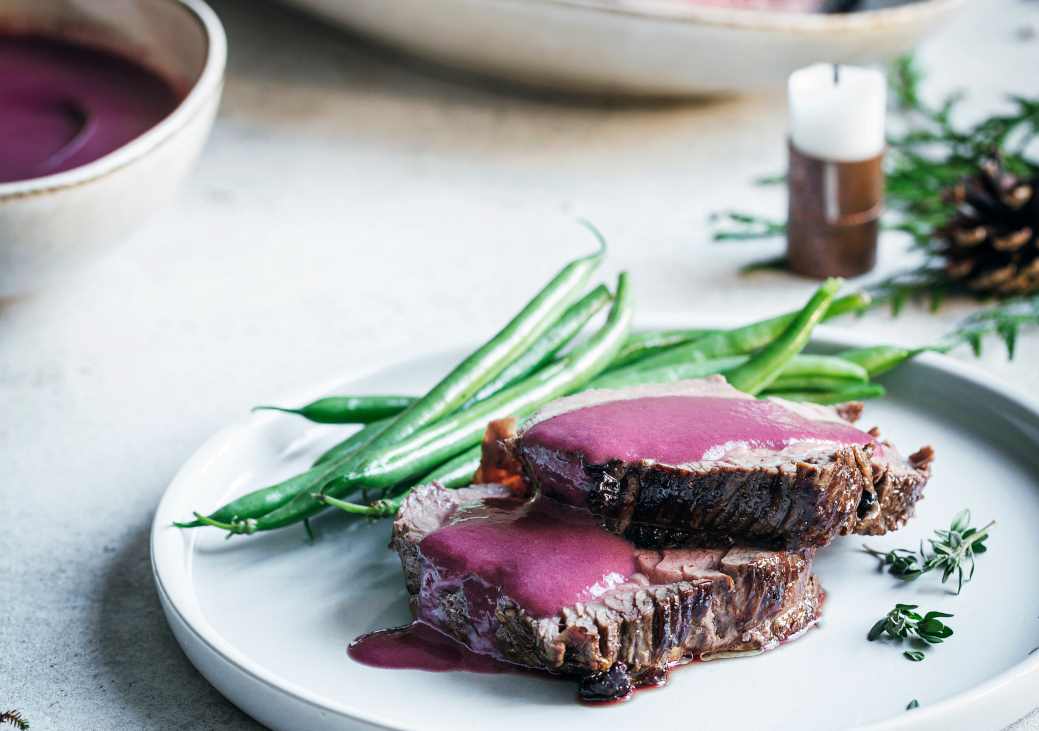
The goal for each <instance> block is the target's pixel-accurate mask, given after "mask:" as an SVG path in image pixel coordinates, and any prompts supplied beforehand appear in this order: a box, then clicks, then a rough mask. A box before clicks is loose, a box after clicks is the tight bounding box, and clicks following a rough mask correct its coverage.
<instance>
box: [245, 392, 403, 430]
mask: <svg viewBox="0 0 1039 731" xmlns="http://www.w3.org/2000/svg"><path fill="white" fill-rule="evenodd" d="M416 400H417V399H415V398H413V397H411V396H326V397H325V398H322V399H318V400H317V401H312V402H311V403H309V404H307V405H306V406H301V407H299V408H298V409H288V408H285V407H282V406H254V407H253V411H281V412H283V413H286V414H297V415H299V416H302V417H303V418H304V419H308V420H310V421H313V422H316V423H318V424H370V423H371V422H373V421H379V420H381V419H385V418H387V417H390V416H396V415H397V414H399V413H400V412H401V411H403V410H404V409H406V408H408V407H409V406H411V405H412V404H413V403H415V401H416Z"/></svg>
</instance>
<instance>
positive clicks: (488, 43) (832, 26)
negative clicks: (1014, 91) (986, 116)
mask: <svg viewBox="0 0 1039 731" xmlns="http://www.w3.org/2000/svg"><path fill="white" fill-rule="evenodd" d="M290 2H292V3H293V4H295V5H298V6H300V7H303V8H306V9H308V10H311V11H314V12H316V13H319V14H321V15H323V16H324V17H326V18H328V19H330V20H332V21H334V22H337V23H340V24H342V25H345V26H348V27H350V28H353V29H355V30H357V31H360V32H362V33H364V34H367V35H369V36H372V37H374V38H376V39H378V40H380V41H383V42H386V43H390V44H392V45H395V46H399V47H401V48H403V49H405V50H406V51H408V52H410V53H413V54H415V55H419V56H422V57H425V58H430V59H433V60H435V61H437V62H440V63H442V64H445V65H448V66H453V67H456V68H461V69H466V70H470V71H476V72H478V73H480V74H483V75H486V76H493V77H498V78H504V79H509V80H512V81H516V82H519V83H522V84H525V85H531V86H536V87H543V88H552V89H561V90H564V91H568V92H578V93H581V94H590V95H608V96H616V95H622V96H649V97H681V96H693V95H710V94H718V93H725V92H738V91H749V90H754V89H760V88H763V87H776V86H779V85H781V84H782V83H783V82H784V81H785V80H786V77H787V75H789V74H790V72H791V71H793V70H794V69H797V68H800V67H802V66H807V65H808V64H810V63H815V62H818V61H830V62H839V63H867V62H876V61H886V60H889V59H891V58H893V57H895V56H897V55H899V54H901V53H904V52H906V51H907V50H909V49H911V48H912V47H913V46H914V45H915V44H916V42H917V41H918V40H919V39H920V38H921V37H923V36H924V35H925V34H926V33H929V32H931V31H933V30H934V29H935V28H937V27H939V26H940V21H942V20H943V19H945V18H946V17H947V16H948V15H949V14H950V13H951V12H952V11H954V10H955V9H956V8H958V7H959V6H961V5H962V4H963V3H964V2H965V0H915V1H906V0H902V1H901V2H897V3H896V2H895V0H866V2H865V7H866V8H867V9H866V10H863V11H858V12H852V13H845V14H815V13H780V12H772V11H761V10H737V9H727V8H718V7H707V6H702V5H696V4H695V3H694V2H691V1H690V0H394V2H393V3H387V2H386V0H290ZM388 5H392V8H391V7H387V6H388Z"/></svg>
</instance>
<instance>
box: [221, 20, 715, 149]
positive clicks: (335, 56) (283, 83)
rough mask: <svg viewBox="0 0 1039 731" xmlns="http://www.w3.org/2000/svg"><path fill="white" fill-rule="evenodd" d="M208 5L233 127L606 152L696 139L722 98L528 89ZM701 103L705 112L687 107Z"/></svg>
mask: <svg viewBox="0 0 1039 731" xmlns="http://www.w3.org/2000/svg"><path fill="white" fill-rule="evenodd" d="M213 5H214V7H215V8H216V10H217V12H218V13H219V15H220V17H221V19H222V20H223V22H224V24H225V27H226V28H227V33H228V39H229V66H228V72H227V82H226V85H225V90H224V100H223V103H222V106H221V111H220V114H221V119H223V120H225V121H227V122H230V123H232V124H236V125H237V130H236V134H238V135H252V136H254V137H256V138H258V139H260V140H262V139H263V138H265V137H266V136H267V134H268V133H269V131H270V130H278V131H279V133H280V135H281V136H289V137H290V138H291V136H292V135H299V136H301V137H307V138H310V139H314V138H318V139H320V138H328V139H332V140H334V139H344V138H347V139H351V140H353V141H354V142H355V143H356V144H358V145H360V146H364V145H365V144H366V143H367V144H371V145H376V146H378V145H387V146H390V147H392V148H394V149H398V150H400V149H404V150H416V151H420V150H421V151H434V152H437V153H441V154H447V155H453V156H458V155H462V156H467V155H468V154H473V153H476V154H480V155H487V154H493V155H495V156H499V157H504V158H506V159H511V160H514V161H517V162H519V163H523V164H525V163H526V162H527V161H528V158H529V157H530V155H531V153H532V152H539V151H543V150H545V149H549V150H555V149H557V148H559V147H562V148H563V149H565V150H567V151H571V150H572V151H574V152H580V151H581V150H583V149H586V148H589V147H591V148H606V149H611V150H617V149H622V148H627V147H632V146H636V145H640V144H645V142H646V141H647V138H649V139H653V140H667V139H681V140H686V139H689V140H697V139H701V138H702V137H703V135H704V134H710V130H712V129H713V130H715V132H717V129H718V127H717V126H716V125H714V124H712V121H713V117H714V116H715V114H714V112H713V110H715V109H724V108H725V107H726V105H729V104H732V103H734V102H733V101H732V100H729V101H726V100H715V101H714V102H712V103H710V104H708V103H706V102H703V101H700V102H696V101H689V100H685V101H675V100H669V101H658V102H646V101H641V102H639V101H635V102H632V101H624V100H605V99H601V98H599V99H593V98H583V99H582V98H580V97H573V96H568V95H564V94H559V93H552V92H539V91H533V90H530V89H525V88H522V87H518V86H515V85H510V84H508V83H505V82H501V81H491V80H485V79H483V80H481V79H480V78H478V77H476V76H473V75H469V74H466V73H464V72H456V71H451V70H448V69H445V68H443V67H440V66H437V65H436V64H433V63H428V62H424V61H422V60H418V59H413V58H410V57H407V56H404V55H403V54H401V53H399V52H396V51H393V50H391V49H388V48H385V47H383V46H378V45H376V44H375V43H373V42H372V41H369V40H367V39H364V38H361V37H360V36H358V35H356V34H354V33H351V32H350V31H347V30H344V29H341V28H338V27H334V26H332V25H330V24H328V23H326V22H324V21H321V20H318V19H316V18H313V17H311V16H310V15H307V14H305V13H303V12H302V11H298V10H294V9H290V8H287V7H284V6H282V5H278V4H276V3H273V2H252V3H242V2H235V1H234V0H214V2H213ZM701 109H702V110H703V111H704V112H707V113H706V114H699V113H692V114H691V113H690V112H691V111H692V112H698V111H699V110H701ZM617 117H623V119H624V123H615V120H616V119H617ZM632 118H637V121H638V123H629V122H630V121H633V120H632ZM459 130H465V131H466V134H459V133H458V131H459Z"/></svg>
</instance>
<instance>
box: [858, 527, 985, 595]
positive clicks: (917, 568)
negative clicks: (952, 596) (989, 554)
mask: <svg viewBox="0 0 1039 731" xmlns="http://www.w3.org/2000/svg"><path fill="white" fill-rule="evenodd" d="M995 524H996V522H995V521H992V522H990V523H989V524H988V525H986V526H985V527H983V528H974V527H972V526H971V524H970V511H969V510H963V511H960V512H959V513H957V514H956V517H954V518H953V519H952V523H950V524H949V527H948V528H947V529H939V530H936V531H935V532H934V536H935V537H934V538H929V539H928V541H927V542H928V543H929V544H930V549H929V550H928V549H926V548H924V544H923V541H921V542H920V550H919V551H911V550H909V549H907V548H896V549H894V550H891V551H887V552H884V551H878V550H877V549H875V548H870V547H869V546H863V547H862V548H863V550H864V551H865V552H866V553H868V554H869V555H871V556H874V557H875V558H877V559H879V560H880V565H881V568H884V567H887V570H888V573H889V574H891V575H892V576H894V577H896V578H899V579H901V580H902V581H915V580H916V579H918V578H920V577H921V576H923V575H924V574H926V573H928V572H931V571H941V574H942V583H943V584H944V583H946V582H947V581H948V580H949V579H950V578H952V576H953V574H955V575H956V578H957V585H956V592H955V593H956V594H959V593H960V592H961V591H963V585H964V584H965V583H968V582H969V581H970V580H971V579H973V578H974V568H975V563H974V559H975V557H976V556H979V555H980V554H982V553H985V552H986V551H987V550H988V547H987V546H986V545H985V541H986V540H988V537H989V529H991V528H992V526H994V525H995Z"/></svg>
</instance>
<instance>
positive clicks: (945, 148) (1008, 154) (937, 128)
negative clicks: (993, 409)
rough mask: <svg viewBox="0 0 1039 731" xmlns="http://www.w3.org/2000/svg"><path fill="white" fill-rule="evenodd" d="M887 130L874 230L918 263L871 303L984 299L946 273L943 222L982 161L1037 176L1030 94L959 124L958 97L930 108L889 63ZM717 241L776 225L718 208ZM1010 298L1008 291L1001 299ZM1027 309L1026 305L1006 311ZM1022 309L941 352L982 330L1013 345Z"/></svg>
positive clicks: (971, 327)
mask: <svg viewBox="0 0 1039 731" xmlns="http://www.w3.org/2000/svg"><path fill="white" fill-rule="evenodd" d="M889 79H890V85H891V98H892V101H893V105H892V106H893V109H894V112H895V114H894V119H893V122H894V124H893V125H892V126H893V127H895V129H893V130H892V132H891V134H889V136H888V154H887V156H886V166H885V180H886V202H887V212H886V213H885V215H884V217H883V218H882V220H881V227H882V230H883V231H887V232H899V233H901V234H903V235H905V236H906V237H907V238H908V240H909V242H910V246H911V249H912V250H914V251H916V252H918V253H919V254H921V255H922V258H923V263H922V264H920V265H919V266H917V267H916V268H913V269H910V270H908V271H904V272H901V273H899V274H897V275H895V276H894V277H890V278H888V279H885V280H883V281H881V282H879V283H878V284H875V285H873V286H872V287H871V288H870V293H871V294H873V295H874V299H875V301H876V302H888V303H890V305H891V308H892V311H893V312H894V313H895V314H897V313H898V312H899V311H900V310H901V309H902V308H903V307H904V306H905V305H906V303H908V302H910V301H920V300H925V301H926V302H927V303H928V305H929V306H930V308H931V310H936V309H937V308H938V307H939V306H940V305H941V304H942V302H943V301H944V300H945V299H946V298H948V297H950V296H967V297H971V298H974V299H977V298H979V297H980V298H983V297H985V296H987V295H986V293H985V292H984V291H979V290H984V289H985V287H982V286H976V287H971V286H969V285H970V284H971V283H970V282H969V281H964V280H962V279H960V280H957V279H954V278H953V277H952V276H950V274H949V271H948V268H949V267H948V263H949V262H948V256H949V250H948V241H947V239H948V238H949V236H948V234H949V231H948V226H949V223H950V221H953V220H954V217H955V214H956V212H957V211H958V210H959V209H958V204H957V202H956V200H955V198H954V196H952V195H951V194H950V191H953V190H955V189H957V186H958V185H961V184H962V182H963V181H964V180H969V179H971V177H972V176H976V175H977V173H978V170H979V168H981V167H983V166H984V164H985V163H986V162H987V161H992V160H993V159H997V160H998V161H999V164H1000V165H1001V168H1002V170H1003V171H1005V172H1006V173H1007V174H1010V175H1014V176H1017V177H1018V178H1020V179H1022V180H1027V179H1033V178H1037V177H1039V159H1036V158H1035V157H1034V156H1031V154H1033V153H1034V151H1035V143H1036V142H1037V141H1039V97H1036V98H1030V97H1026V96H1022V95H1010V96H1008V97H1007V103H1006V108H1005V109H1004V110H1001V111H1000V112H999V113H996V114H992V115H989V116H988V117H986V118H984V119H981V120H980V121H977V122H975V123H973V124H960V123H958V121H957V118H958V117H959V116H960V114H959V110H960V104H961V102H962V101H963V99H964V94H963V93H962V92H954V93H952V94H949V95H947V96H946V97H945V98H944V99H943V100H942V101H941V102H939V103H937V104H931V103H928V102H927V101H926V100H925V99H924V96H923V94H922V93H921V85H922V83H923V80H924V74H923V72H922V70H921V69H920V67H919V65H918V64H917V62H916V60H915V59H914V58H913V57H911V56H906V57H903V58H901V59H899V60H898V61H896V62H895V63H894V64H893V66H892V68H891V72H890V74H889ZM783 179H784V176H782V175H771V176H766V177H764V178H760V179H759V180H758V181H757V182H758V183H775V182H779V181H781V180H783ZM712 220H713V221H714V222H715V224H716V229H715V233H714V238H715V240H718V241H752V240H761V239H768V238H775V237H780V236H782V235H783V234H784V233H785V231H786V226H785V223H784V222H783V221H782V220H777V219H773V218H768V217H764V216H760V215H757V214H755V213H751V212H746V211H726V212H724V213H721V214H718V215H715V216H712ZM777 263H781V260H780V259H779V258H774V259H771V260H769V261H768V262H767V263H763V262H754V263H752V264H750V265H749V266H747V267H744V269H743V270H744V271H757V270H760V269H772V268H775V267H776V264H777ZM1006 294H1011V295H1012V294H1013V293H1006ZM1018 309H1025V310H1027V309H1028V306H1027V305H1015V306H1014V312H1017V310H1018ZM1032 322H1033V319H1032V316H1031V314H1030V313H1028V312H1026V313H1025V314H1024V315H1023V316H1022V317H1018V316H1017V315H1011V316H1010V317H1008V316H1007V314H1006V313H1005V312H1004V311H1003V310H1002V308H1001V307H997V308H994V309H991V310H987V311H985V312H983V313H980V314H979V318H978V320H977V321H975V322H970V323H964V325H963V326H962V327H960V328H957V330H956V331H954V333H952V334H951V336H950V338H948V339H946V340H945V341H943V343H942V347H952V346H954V345H957V344H960V343H964V342H966V343H968V344H971V346H972V347H974V346H975V344H977V343H980V340H981V337H983V336H984V335H985V334H988V333H990V332H991V333H995V334H997V335H1000V336H1001V337H1002V338H1003V340H1004V342H1005V343H1007V344H1008V345H1009V346H1010V348H1011V349H1012V348H1013V344H1014V342H1015V338H1016V335H1017V333H1018V331H1019V329H1020V327H1021V326H1023V325H1029V324H1032Z"/></svg>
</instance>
